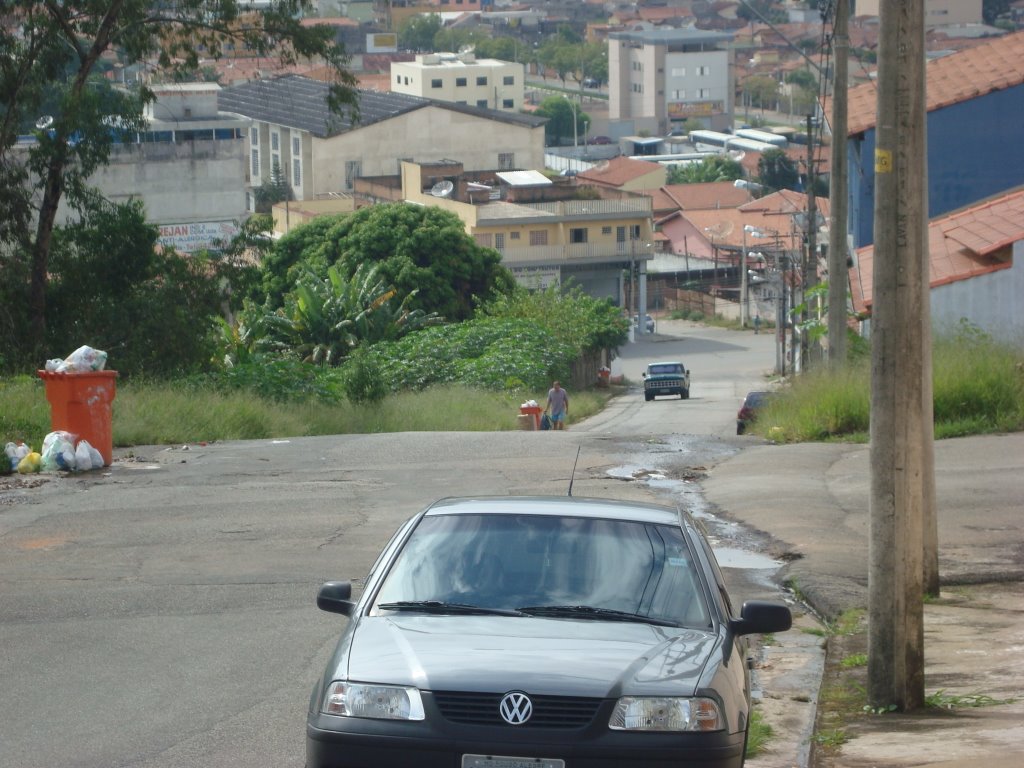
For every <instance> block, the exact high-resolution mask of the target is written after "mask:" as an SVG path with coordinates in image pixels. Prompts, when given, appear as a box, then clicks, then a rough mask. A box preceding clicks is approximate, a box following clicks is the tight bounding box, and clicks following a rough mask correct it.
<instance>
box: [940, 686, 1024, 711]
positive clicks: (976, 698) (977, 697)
mask: <svg viewBox="0 0 1024 768" xmlns="http://www.w3.org/2000/svg"><path fill="white" fill-rule="evenodd" d="M1015 701H1017V700H1016V699H1014V698H1010V699H994V698H992V697H991V696H988V695H986V694H984V693H968V694H962V695H958V694H952V693H946V692H945V691H944V690H942V691H936V692H935V693H932V694H929V695H928V696H925V697H924V705H925V706H926V707H932V708H934V709H963V708H972V707H998V706H1000V705H1002V704H1013V703H1014V702H1015Z"/></svg>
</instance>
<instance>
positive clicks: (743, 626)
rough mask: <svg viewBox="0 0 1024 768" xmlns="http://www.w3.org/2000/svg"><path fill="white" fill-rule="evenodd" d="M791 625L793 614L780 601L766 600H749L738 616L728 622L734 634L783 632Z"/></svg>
mask: <svg viewBox="0 0 1024 768" xmlns="http://www.w3.org/2000/svg"><path fill="white" fill-rule="evenodd" d="M792 626H793V614H792V613H790V611H789V608H788V607H787V606H785V605H783V604H782V603H772V602H768V601H766V600H750V601H748V602H746V603H744V604H743V610H742V611H740V618H738V619H733V620H732V621H730V622H729V629H731V630H732V632H733V634H736V635H755V634H767V633H769V632H785V631H786V630H787V629H789V628H790V627H792Z"/></svg>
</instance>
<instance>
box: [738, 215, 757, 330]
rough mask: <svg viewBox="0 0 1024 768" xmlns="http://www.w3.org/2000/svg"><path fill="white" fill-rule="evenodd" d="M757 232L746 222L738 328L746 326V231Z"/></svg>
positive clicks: (741, 256)
mask: <svg viewBox="0 0 1024 768" xmlns="http://www.w3.org/2000/svg"><path fill="white" fill-rule="evenodd" d="M748 232H749V233H751V234H753V233H755V232H757V227H755V226H753V225H751V224H747V225H745V226H744V227H743V252H742V253H741V254H740V328H746V327H747V316H748V315H749V314H750V313H749V312H748V311H747V233H748Z"/></svg>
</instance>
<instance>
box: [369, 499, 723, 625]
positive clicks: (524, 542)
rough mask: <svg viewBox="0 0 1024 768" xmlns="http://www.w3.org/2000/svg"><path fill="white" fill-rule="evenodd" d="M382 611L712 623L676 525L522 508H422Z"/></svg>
mask: <svg viewBox="0 0 1024 768" xmlns="http://www.w3.org/2000/svg"><path fill="white" fill-rule="evenodd" d="M387 611H403V612H408V611H417V612H423V613H431V614H439V613H450V614H463V615H465V614H467V613H474V612H479V613H496V612H510V613H511V615H531V616H545V617H551V618H556V619H585V620H608V621H648V622H649V623H654V624H668V625H686V626H700V627H707V626H709V624H710V619H709V614H708V610H707V605H706V602H705V598H704V594H703V592H702V591H701V589H700V581H699V579H698V576H697V572H696V569H695V567H694V565H693V560H692V558H691V556H690V553H689V550H688V549H687V546H686V542H685V540H684V538H683V534H682V531H681V530H680V529H679V528H677V527H674V526H668V525H655V524H648V523H643V522H631V521H621V520H605V519H593V518H584V517H573V516H551V515H528V514H523V515H513V514H500V515H497V514H480V515H477V514H453V515H428V516H427V517H424V518H423V520H421V521H420V523H419V525H418V526H417V527H416V530H415V531H414V532H413V533H412V534H411V536H410V538H409V540H408V541H407V542H406V543H405V545H404V547H403V550H402V552H401V554H400V555H399V556H398V558H397V560H396V562H395V564H394V565H393V566H392V568H391V570H390V572H389V573H388V575H387V578H386V580H385V582H384V585H383V587H382V588H381V590H380V592H379V593H378V595H377V598H376V601H375V603H374V608H373V613H375V614H380V613H381V612H387Z"/></svg>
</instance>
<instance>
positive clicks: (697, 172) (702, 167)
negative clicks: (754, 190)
mask: <svg viewBox="0 0 1024 768" xmlns="http://www.w3.org/2000/svg"><path fill="white" fill-rule="evenodd" d="M743 176H744V172H743V166H742V165H740V164H739V163H738V162H737V161H735V160H733V159H732V158H731V157H727V156H726V155H716V156H715V157H706V158H704V159H703V160H701V161H700V162H699V163H689V164H688V165H677V166H676V167H675V168H673V169H672V170H671V171H669V174H668V183H669V184H700V183H706V182H709V181H735V180H736V179H742V178H743Z"/></svg>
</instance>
